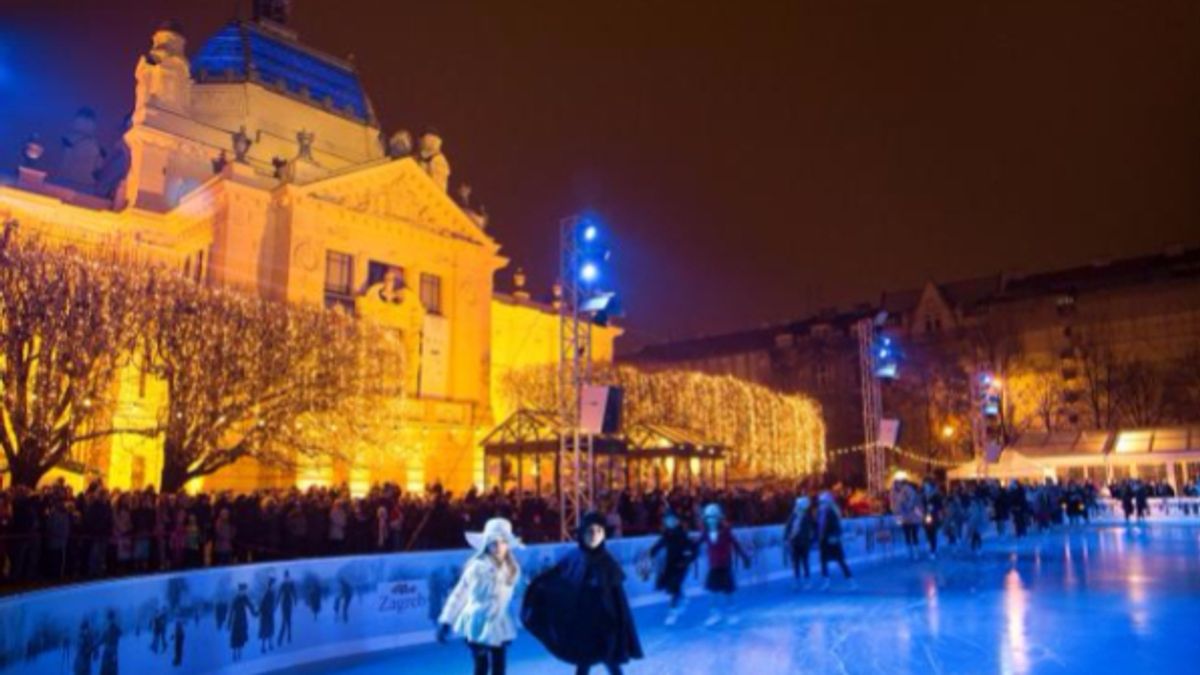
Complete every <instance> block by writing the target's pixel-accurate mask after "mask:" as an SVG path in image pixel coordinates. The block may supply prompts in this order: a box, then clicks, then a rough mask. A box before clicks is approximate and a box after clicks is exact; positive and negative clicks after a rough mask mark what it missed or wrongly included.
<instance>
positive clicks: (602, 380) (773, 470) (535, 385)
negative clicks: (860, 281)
mask: <svg viewBox="0 0 1200 675" xmlns="http://www.w3.org/2000/svg"><path fill="white" fill-rule="evenodd" d="M592 380H593V382H595V383H597V384H610V385H615V386H619V387H621V388H622V389H623V390H624V392H625V397H624V410H623V411H622V417H623V419H624V422H625V424H626V425H630V426H631V425H634V424H639V423H643V422H645V423H650V424H664V425H669V426H675V427H680V428H683V429H687V430H690V431H692V432H695V433H697V434H699V435H700V436H703V437H705V438H706V440H709V441H711V442H713V443H714V444H717V445H722V446H724V447H725V448H727V455H726V457H727V458H728V459H729V460H730V466H729V469H730V476H732V477H735V478H736V477H739V476H740V477H747V478H765V477H779V478H798V477H801V476H806V475H811V474H814V473H820V472H821V471H824V469H825V461H826V453H825V422H824V420H823V419H822V417H821V408H820V405H819V404H817V402H816V401H814V400H812V399H810V398H808V397H807V396H803V395H799V394H781V393H779V392H776V391H773V390H771V389H769V388H767V387H764V386H762V385H758V384H754V383H752V382H747V381H745V380H740V379H738V378H735V377H732V376H728V375H708V374H705V373H698V372H685V371H658V372H647V371H642V370H638V369H636V368H632V367H629V366H612V365H601V366H597V368H596V371H595V372H594V373H593V377H592ZM557 382H558V381H557V371H556V369H555V368H553V367H533V368H526V369H522V370H518V371H514V372H511V373H509V374H508V375H507V376H506V377H505V378H504V380H503V381H502V383H501V387H502V390H503V391H504V394H505V398H506V399H507V400H509V401H514V402H517V404H518V406H520V407H523V408H526V409H531V410H554V409H555V408H556V392H557Z"/></svg>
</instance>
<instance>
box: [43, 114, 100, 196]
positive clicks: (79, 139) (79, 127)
mask: <svg viewBox="0 0 1200 675" xmlns="http://www.w3.org/2000/svg"><path fill="white" fill-rule="evenodd" d="M62 144H63V156H62V163H61V164H60V165H59V169H58V173H57V174H56V175H55V180H57V181H59V182H61V183H64V184H67V185H69V186H70V187H73V188H77V189H82V190H87V191H91V189H92V188H93V187H94V186H95V185H96V172H97V171H98V170H99V169H100V167H101V166H102V165H103V163H104V150H103V148H101V147H100V141H99V140H97V139H96V112H95V111H94V110H92V109H91V108H80V109H79V112H77V113H75V119H74V120H73V121H72V122H71V130H70V131H68V132H67V133H66V134H65V135H64V136H63V138H62Z"/></svg>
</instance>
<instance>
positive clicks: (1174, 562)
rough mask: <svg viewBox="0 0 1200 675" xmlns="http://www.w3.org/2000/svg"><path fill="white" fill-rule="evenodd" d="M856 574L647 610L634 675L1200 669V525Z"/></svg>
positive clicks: (433, 655)
mask: <svg viewBox="0 0 1200 675" xmlns="http://www.w3.org/2000/svg"><path fill="white" fill-rule="evenodd" d="M814 557H815V556H814ZM814 562H815V561H814ZM858 572H859V573H858V581H859V584H860V587H859V589H858V590H856V591H851V590H848V589H847V588H846V587H845V585H844V583H843V582H841V580H840V575H839V574H838V573H836V572H832V570H831V573H833V574H834V585H833V588H832V589H831V591H829V592H819V591H797V590H793V588H792V585H791V583H790V582H776V583H771V584H767V585H763V586H758V587H753V588H746V589H744V590H742V591H740V592H739V593H738V595H737V605H736V606H737V613H738V616H739V618H740V621H738V623H737V624H736V625H728V624H725V623H723V624H721V625H720V626H718V627H716V628H705V627H704V626H703V623H704V620H705V619H706V618H707V613H708V608H709V605H710V598H708V597H697V598H693V599H692V601H691V603H690V605H689V606H688V608H687V610H686V611H685V612H684V614H683V616H682V617H681V618H680V620H679V622H678V623H677V624H676V625H675V626H673V627H670V628H668V627H665V626H664V625H663V619H664V617H665V616H666V606H665V605H663V604H657V605H652V606H649V607H644V608H641V609H639V610H637V620H638V626H639V630H640V633H641V636H642V644H643V647H644V649H645V651H646V655H647V657H646V659H644V660H641V661H635V662H633V663H632V664H630V665H629V666H628V667H627V668H626V669H625V670H626V672H627V673H631V674H638V673H655V674H665V673H686V674H688V675H735V674H738V673H746V674H748V675H774V674H776V673H886V674H888V675H898V674H901V673H948V674H953V675H959V674H963V673H1097V674H1102V673H1122V674H1130V673H1169V672H1174V673H1185V672H1200V527H1196V526H1174V525H1150V526H1146V527H1141V528H1137V527H1134V528H1128V529H1127V528H1125V527H1123V526H1103V527H1096V528H1092V529H1087V530H1077V531H1073V532H1067V531H1063V532H1057V533H1050V534H1046V535H1042V536H1036V535H1034V536H1031V537H1029V538H1027V539H1025V540H1023V541H1020V542H1017V541H1014V540H1012V539H1007V540H995V539H993V540H990V541H988V542H987V544H986V545H985V550H984V553H983V555H982V556H981V557H979V558H978V559H976V558H972V557H970V556H969V555H967V554H965V553H958V554H954V553H948V552H945V551H944V552H943V555H942V556H941V557H940V558H939V559H938V560H937V561H936V562H930V561H920V562H908V561H892V562H886V563H881V564H877V565H875V566H872V567H868V568H865V569H862V570H859V571H858ZM470 663H471V662H470V657H469V655H468V652H467V649H466V647H465V646H464V645H462V644H461V643H451V644H447V645H422V646H417V647H412V648H407V649H402V650H397V651H392V652H386V653H381V654H374V655H366V656H363V657H360V658H355V659H350V660H342V661H338V662H335V663H326V664H321V665H314V666H312V667H309V668H304V669H300V670H299V672H302V673H304V674H305V675H316V674H320V673H344V674H347V675H384V674H387V675H399V674H401V673H469V672H470ZM601 671H602V669H600V668H595V669H593V672H597V673H599V672H601ZM290 672H297V669H291V670H290ZM570 672H573V671H572V669H571V668H570V667H569V666H566V665H564V664H562V663H560V662H557V661H555V660H554V659H553V658H552V657H550V656H549V655H547V654H546V652H545V651H544V650H543V649H542V648H541V646H540V645H539V644H538V643H537V642H536V641H534V640H533V639H532V638H531V637H529V636H528V635H527V634H524V633H522V634H521V636H520V637H518V639H517V641H516V642H515V643H514V644H513V645H512V647H511V648H510V653H509V673H513V674H514V675H522V674H524V673H536V674H537V675H552V674H554V673H570Z"/></svg>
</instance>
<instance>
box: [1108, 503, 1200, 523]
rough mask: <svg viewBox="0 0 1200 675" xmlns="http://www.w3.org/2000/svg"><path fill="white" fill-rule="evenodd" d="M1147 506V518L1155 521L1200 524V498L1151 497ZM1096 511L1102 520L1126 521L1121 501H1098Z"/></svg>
mask: <svg viewBox="0 0 1200 675" xmlns="http://www.w3.org/2000/svg"><path fill="white" fill-rule="evenodd" d="M1146 505H1147V506H1148V507H1149V513H1148V514H1147V517H1149V518H1151V519H1153V520H1155V521H1163V520H1172V521H1175V520H1180V521H1189V522H1200V497H1150V498H1149V499H1147V500H1146ZM1135 506H1136V505H1135ZM1096 510H1097V512H1098V513H1097V517H1098V518H1100V519H1104V520H1121V521H1123V520H1125V511H1124V509H1123V508H1122V507H1121V500H1120V499H1109V498H1105V499H1098V500H1096ZM1135 517H1136V516H1135Z"/></svg>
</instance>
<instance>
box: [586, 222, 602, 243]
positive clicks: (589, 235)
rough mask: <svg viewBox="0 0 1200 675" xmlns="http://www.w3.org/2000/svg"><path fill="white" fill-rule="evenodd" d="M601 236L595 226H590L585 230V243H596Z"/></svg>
mask: <svg viewBox="0 0 1200 675" xmlns="http://www.w3.org/2000/svg"><path fill="white" fill-rule="evenodd" d="M599 234H600V231H599V230H597V229H596V226H595V225H588V226H587V227H585V228H583V240H584V241H594V240H595V239H596V237H597V235H599Z"/></svg>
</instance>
